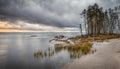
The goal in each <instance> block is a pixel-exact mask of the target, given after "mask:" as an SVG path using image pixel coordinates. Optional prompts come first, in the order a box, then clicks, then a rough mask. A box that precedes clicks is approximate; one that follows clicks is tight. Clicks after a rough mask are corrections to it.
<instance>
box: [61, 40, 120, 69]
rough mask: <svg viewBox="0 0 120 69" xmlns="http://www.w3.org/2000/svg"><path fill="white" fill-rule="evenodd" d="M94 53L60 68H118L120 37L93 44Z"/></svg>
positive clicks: (119, 65)
mask: <svg viewBox="0 0 120 69" xmlns="http://www.w3.org/2000/svg"><path fill="white" fill-rule="evenodd" d="M93 48H96V49H97V51H96V52H95V53H94V54H88V55H86V56H82V57H81V58H80V59H77V60H75V61H74V62H72V63H70V64H67V65H65V66H64V67H63V68H62V69H120V39H112V40H109V42H103V43H102V44H99V45H98V46H94V47H93Z"/></svg>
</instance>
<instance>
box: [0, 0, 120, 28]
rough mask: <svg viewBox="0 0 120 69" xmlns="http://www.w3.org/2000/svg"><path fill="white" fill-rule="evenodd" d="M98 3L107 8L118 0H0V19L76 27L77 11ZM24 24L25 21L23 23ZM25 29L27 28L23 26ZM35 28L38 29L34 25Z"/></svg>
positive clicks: (78, 18) (78, 21) (77, 23)
mask: <svg viewBox="0 0 120 69" xmlns="http://www.w3.org/2000/svg"><path fill="white" fill-rule="evenodd" d="M94 3H98V4H99V5H100V6H102V7H105V8H108V7H112V6H115V5H117V4H119V3H120V1H119V0H0V20H1V21H8V22H10V23H13V24H15V25H16V23H18V21H21V22H23V23H24V22H27V23H28V24H30V25H33V24H35V26H39V25H45V26H47V27H49V26H50V27H54V28H56V27H58V28H65V27H76V28H77V27H78V25H79V24H80V23H82V21H81V19H80V16H79V13H80V12H81V11H82V10H83V9H84V8H87V6H88V5H92V4H94ZM24 24H25V26H26V23H24ZM25 29H28V25H27V27H25ZM36 29H38V28H37V27H36Z"/></svg>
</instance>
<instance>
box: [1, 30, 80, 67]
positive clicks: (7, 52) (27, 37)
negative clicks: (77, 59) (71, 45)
mask: <svg viewBox="0 0 120 69" xmlns="http://www.w3.org/2000/svg"><path fill="white" fill-rule="evenodd" d="M31 35H35V37H31ZM56 35H65V36H67V37H72V36H75V35H79V33H78V32H39V33H38V32H34V33H32V32H31V33H0V69H59V68H61V67H62V66H63V65H65V64H67V63H69V62H70V61H71V59H70V55H69V54H68V51H65V50H63V51H61V52H59V53H56V54H54V55H53V56H51V57H38V58H35V57H34V52H35V51H39V50H43V51H44V50H46V49H47V48H48V47H50V46H51V44H50V43H49V40H50V39H52V38H53V37H54V36H56Z"/></svg>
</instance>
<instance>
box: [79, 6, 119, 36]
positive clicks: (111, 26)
mask: <svg viewBox="0 0 120 69" xmlns="http://www.w3.org/2000/svg"><path fill="white" fill-rule="evenodd" d="M119 10H120V6H117V7H115V8H113V9H111V8H109V9H107V10H104V9H103V8H102V7H99V6H98V4H94V5H90V6H88V8H87V9H84V10H83V11H82V13H81V14H80V15H82V17H83V18H84V28H85V31H86V34H88V35H99V34H113V33H118V34H119V32H120V20H119V12H118V11H119ZM80 26H81V25H80ZM80 29H81V27H80Z"/></svg>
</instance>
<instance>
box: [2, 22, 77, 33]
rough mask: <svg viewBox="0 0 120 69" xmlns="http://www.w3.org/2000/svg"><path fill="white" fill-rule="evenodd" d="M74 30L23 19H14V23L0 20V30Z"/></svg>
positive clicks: (73, 29) (74, 29) (74, 30)
mask: <svg viewBox="0 0 120 69" xmlns="http://www.w3.org/2000/svg"><path fill="white" fill-rule="evenodd" d="M64 31H65V32H76V31H78V29H77V28H69V27H64V28H60V27H54V26H48V25H44V24H37V23H36V24H31V23H28V22H24V21H16V23H10V22H7V21H1V22H0V32H64Z"/></svg>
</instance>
